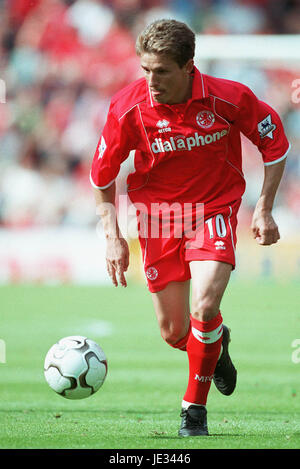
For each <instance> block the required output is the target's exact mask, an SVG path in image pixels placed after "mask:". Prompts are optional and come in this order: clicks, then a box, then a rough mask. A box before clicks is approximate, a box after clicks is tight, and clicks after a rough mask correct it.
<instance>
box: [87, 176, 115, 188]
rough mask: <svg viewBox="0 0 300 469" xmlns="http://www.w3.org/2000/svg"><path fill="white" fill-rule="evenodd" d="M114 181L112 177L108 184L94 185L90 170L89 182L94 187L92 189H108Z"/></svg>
mask: <svg viewBox="0 0 300 469" xmlns="http://www.w3.org/2000/svg"><path fill="white" fill-rule="evenodd" d="M114 182H115V179H113V180H112V181H110V182H109V183H108V184H106V186H96V184H95V183H94V181H93V179H92V172H90V183H91V185H92V186H93V187H94V189H101V190H103V189H108V188H109V187H110V186H111V185H112V184H113V183H114Z"/></svg>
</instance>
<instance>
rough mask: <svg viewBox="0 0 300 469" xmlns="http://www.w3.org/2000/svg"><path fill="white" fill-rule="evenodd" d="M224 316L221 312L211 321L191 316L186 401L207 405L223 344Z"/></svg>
mask: <svg viewBox="0 0 300 469" xmlns="http://www.w3.org/2000/svg"><path fill="white" fill-rule="evenodd" d="M222 322H223V320H222V316H221V313H220V312H219V313H218V315H217V316H216V317H214V318H213V319H211V320H210V321H205V322H202V321H198V320H197V319H195V318H193V317H192V316H191V326H192V327H191V333H190V336H189V339H188V342H187V346H186V349H187V354H188V358H189V381H188V386H187V390H186V393H185V395H184V398H183V399H184V401H186V402H189V403H194V404H199V405H206V401H207V395H208V391H209V388H210V385H211V382H212V378H213V374H214V371H215V367H216V364H217V361H218V358H219V354H220V350H221V344H222V334H223V325H222Z"/></svg>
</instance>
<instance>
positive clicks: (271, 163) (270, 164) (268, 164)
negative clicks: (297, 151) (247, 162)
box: [264, 143, 291, 166]
mask: <svg viewBox="0 0 300 469" xmlns="http://www.w3.org/2000/svg"><path fill="white" fill-rule="evenodd" d="M290 149H291V144H290V143H289V147H288V149H287V151H286V152H285V154H284V155H283V156H281V157H280V158H277V160H274V161H269V162H268V163H264V166H272V165H273V164H276V163H280V161H283V160H284V159H285V158H286V157H287V154H288V152H289V151H290Z"/></svg>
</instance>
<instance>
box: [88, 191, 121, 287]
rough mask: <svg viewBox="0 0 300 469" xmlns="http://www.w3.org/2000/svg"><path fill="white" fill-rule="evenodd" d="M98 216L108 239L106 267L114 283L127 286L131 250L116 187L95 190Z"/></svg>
mask: <svg viewBox="0 0 300 469" xmlns="http://www.w3.org/2000/svg"><path fill="white" fill-rule="evenodd" d="M94 194H95V201H96V207H97V214H98V215H100V218H101V222H102V226H103V230H104V234H105V239H106V266H107V271H108V274H109V276H110V278H111V280H112V283H113V284H114V285H115V286H116V287H117V286H118V283H120V285H122V286H123V287H126V286H127V282H126V278H125V272H126V271H127V269H128V265H129V248H128V244H127V241H126V240H125V239H124V237H123V236H122V233H121V231H120V228H119V225H118V221H117V214H116V207H115V195H116V185H115V183H113V184H112V185H111V186H109V187H108V188H107V189H101V190H100V189H94Z"/></svg>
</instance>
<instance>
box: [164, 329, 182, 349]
mask: <svg viewBox="0 0 300 469" xmlns="http://www.w3.org/2000/svg"><path fill="white" fill-rule="evenodd" d="M160 333H161V336H162V338H163V340H164V341H165V342H167V344H169V345H175V344H176V343H177V342H179V340H180V339H182V337H183V335H184V332H183V331H182V330H181V328H176V327H174V326H169V327H161V330H160Z"/></svg>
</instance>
